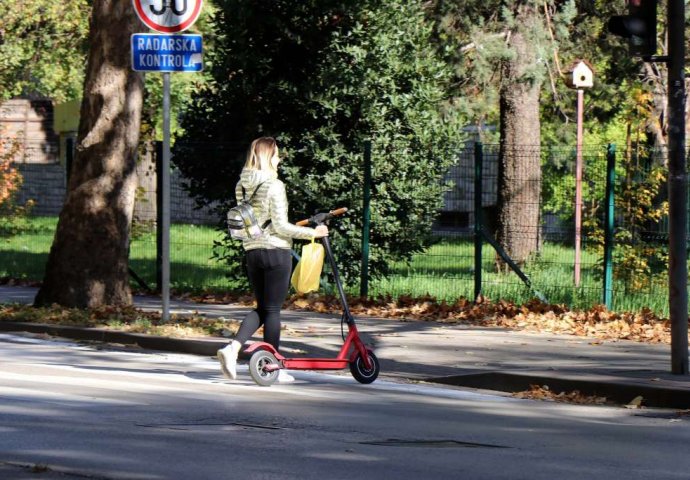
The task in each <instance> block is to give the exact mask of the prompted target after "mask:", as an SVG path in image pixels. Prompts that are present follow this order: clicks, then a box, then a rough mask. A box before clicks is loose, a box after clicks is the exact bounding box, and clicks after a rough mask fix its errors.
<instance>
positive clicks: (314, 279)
mask: <svg viewBox="0 0 690 480" xmlns="http://www.w3.org/2000/svg"><path fill="white" fill-rule="evenodd" d="M323 258H324V250H323V245H321V244H320V243H316V242H314V239H312V240H311V243H307V244H306V245H305V246H304V247H302V257H301V258H300V259H299V262H297V266H296V267H295V271H294V272H292V278H291V280H290V283H292V286H293V287H294V288H295V290H296V291H297V293H309V292H315V291H317V290H318V289H319V280H320V279H321V269H322V268H323Z"/></svg>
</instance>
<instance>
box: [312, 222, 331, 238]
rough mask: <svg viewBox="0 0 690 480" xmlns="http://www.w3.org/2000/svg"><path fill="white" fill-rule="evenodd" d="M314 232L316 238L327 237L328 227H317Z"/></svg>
mask: <svg viewBox="0 0 690 480" xmlns="http://www.w3.org/2000/svg"><path fill="white" fill-rule="evenodd" d="M314 230H316V238H321V237H327V236H328V227H327V226H326V225H317V227H316V228H314Z"/></svg>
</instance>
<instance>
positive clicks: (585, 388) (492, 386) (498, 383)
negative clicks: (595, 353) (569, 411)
mask: <svg viewBox="0 0 690 480" xmlns="http://www.w3.org/2000/svg"><path fill="white" fill-rule="evenodd" d="M426 381H428V382H433V383H440V384H444V385H454V386H458V387H469V388H477V389H483V390H498V391H502V392H510V393H515V392H522V391H526V390H529V389H530V387H531V386H532V385H540V386H542V385H548V386H549V388H550V390H551V391H553V392H565V391H573V390H578V391H579V392H580V393H582V394H584V395H596V396H598V397H606V398H607V399H608V400H610V401H613V402H615V403H617V404H620V405H627V404H628V403H630V402H631V401H632V400H633V399H634V398H636V397H638V396H641V397H643V399H644V401H643V403H644V406H645V407H656V408H678V409H687V408H690V391H689V390H683V389H678V388H669V387H663V386H652V385H645V384H643V383H641V382H640V383H637V382H635V383H631V382H626V381H624V380H623V379H618V378H607V379H606V380H604V379H600V378H597V377H596V376H591V377H589V378H587V377H583V378H572V377H568V376H560V377H553V376H547V375H539V374H529V373H512V372H485V373H475V374H466V375H453V376H449V377H435V378H429V379H426Z"/></svg>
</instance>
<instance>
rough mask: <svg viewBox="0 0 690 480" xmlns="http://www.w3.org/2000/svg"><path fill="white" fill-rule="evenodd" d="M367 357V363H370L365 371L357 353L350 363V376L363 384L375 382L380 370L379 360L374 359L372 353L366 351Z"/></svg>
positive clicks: (361, 359)
mask: <svg viewBox="0 0 690 480" xmlns="http://www.w3.org/2000/svg"><path fill="white" fill-rule="evenodd" d="M367 355H368V356H369V362H370V363H371V368H370V369H367V367H366V365H365V363H364V359H363V358H362V355H360V354H359V353H358V354H357V357H356V358H355V359H354V361H352V362H350V373H352V376H353V377H355V380H357V381H358V382H359V383H364V384H368V383H372V382H373V381H374V380H376V377H378V376H379V371H380V370H381V366H380V365H379V359H378V358H376V355H374V352H371V351H367Z"/></svg>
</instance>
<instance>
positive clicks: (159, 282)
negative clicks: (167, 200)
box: [154, 141, 163, 292]
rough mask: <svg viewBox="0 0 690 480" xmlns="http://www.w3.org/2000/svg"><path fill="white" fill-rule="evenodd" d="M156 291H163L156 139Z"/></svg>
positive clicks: (159, 154) (159, 155) (160, 146)
mask: <svg viewBox="0 0 690 480" xmlns="http://www.w3.org/2000/svg"><path fill="white" fill-rule="evenodd" d="M155 145H156V148H155V153H154V155H155V156H156V291H157V292H162V291H163V218H162V214H163V195H161V192H162V191H163V175H162V169H163V142H160V141H156V142H155Z"/></svg>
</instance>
